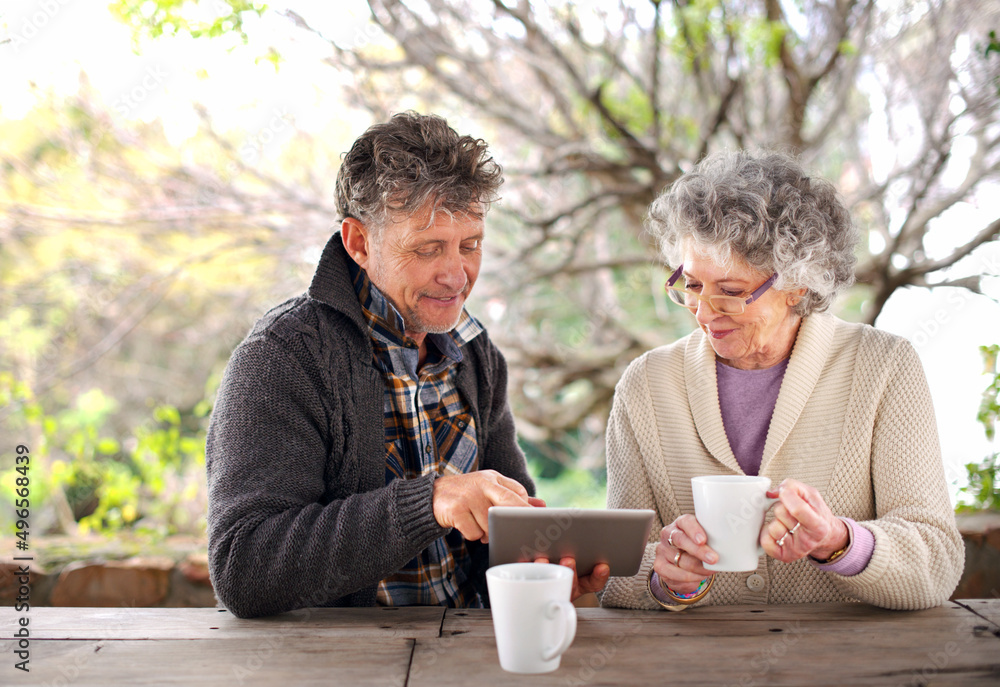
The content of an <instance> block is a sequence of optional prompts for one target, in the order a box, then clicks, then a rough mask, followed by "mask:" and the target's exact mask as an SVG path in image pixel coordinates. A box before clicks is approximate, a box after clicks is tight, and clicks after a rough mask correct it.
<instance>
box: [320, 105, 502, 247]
mask: <svg viewBox="0 0 1000 687" xmlns="http://www.w3.org/2000/svg"><path fill="white" fill-rule="evenodd" d="M502 183H503V170H502V169H501V168H500V165H498V164H497V163H496V162H494V161H493V158H492V157H491V156H490V155H489V154H488V151H487V144H486V141H484V140H482V139H480V138H473V137H471V136H459V135H458V133H457V132H456V131H455V130H454V129H452V128H451V127H450V126H448V122H447V121H445V120H444V119H443V118H441V117H439V116H437V115H421V114H417V113H416V112H400V113H398V114H396V115H393V116H392V118H391V119H390V120H389V121H388V122H382V123H380V124H375V125H373V126H371V127H369V128H368V130H367V131H365V133H364V134H362V135H361V136H360V137H359V138H358V140H356V141H355V142H354V145H352V146H351V149H350V150H349V151H348V152H347V153H345V154H344V160H343V162H342V163H341V165H340V170H339V171H338V172H337V212H338V213H340V216H341V218H346V217H353V218H354V219H357V220H360V221H362V222H364V223H365V224H366V225H369V226H370V227H371V228H372V229H374V230H376V231H378V230H379V229H381V228H382V227H384V226H385V225H386V224H387V223H388V221H389V220H390V219H391V218H392V216H393V215H394V214H395V213H405V214H411V213H413V212H415V211H417V210H420V209H422V208H423V207H424V206H425V205H426V204H427V203H428V202H431V203H433V205H432V212H436V211H438V210H444V211H446V212H471V213H473V214H480V213H483V214H484V213H485V212H486V210H487V209H488V208H489V205H490V203H492V202H494V201H496V200H497V199H498V198H499V194H498V191H499V189H500V185H501V184H502ZM432 220H433V215H432Z"/></svg>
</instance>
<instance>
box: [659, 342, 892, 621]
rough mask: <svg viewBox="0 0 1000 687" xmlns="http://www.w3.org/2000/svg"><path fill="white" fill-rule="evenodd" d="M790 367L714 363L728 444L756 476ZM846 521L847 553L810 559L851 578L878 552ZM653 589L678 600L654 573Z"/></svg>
mask: <svg viewBox="0 0 1000 687" xmlns="http://www.w3.org/2000/svg"><path fill="white" fill-rule="evenodd" d="M786 369H788V360H787V359H786V360H784V361H782V362H780V363H778V364H777V365H775V366H773V367H768V368H765V369H763V370H740V369H737V368H735V367H729V366H728V365H723V364H722V363H720V362H716V363H715V372H716V378H717V379H718V390H719V408H720V410H721V411H722V424H723V426H724V427H725V429H726V437H727V438H728V439H729V446H730V447H731V448H732V449H733V455H734V456H736V461H737V462H738V463H739V464H740V467H741V468H742V469H743V472H744V473H746V474H748V475H756V474H757V473H758V472H759V471H760V461H761V458H763V456H764V443H765V442H766V441H767V430H768V427H769V426H770V424H771V415H772V414H773V413H774V405H775V403H777V401H778V392H779V391H780V390H781V382H782V380H783V379H784V378H785V370H786ZM841 520H843V521H844V522H845V523H847V529H848V545H847V553H845V554H844V555H843V556H841V557H840V558H839V559H837V561H835V562H834V563H827V564H825V565H824V564H820V563H818V562H816V561H815V560H813V559H812V558H810V559H809V562H810V563H811V564H812V565H814V566H816V567H817V568H819V569H820V570H827V571H829V572H832V573H836V574H838V575H843V576H845V577H850V576H851V575H857V574H858V573H860V572H861V571H862V570H864V569H865V568H866V567H867V566H868V561H870V560H871V557H872V554H873V553H874V552H875V535H873V534H872V533H871V531H870V530H867V529H865V528H864V527H861V526H860V525H858V524H857V523H856V522H854V521H853V520H851V519H850V518H841ZM650 589H651V590H652V592H653V596H655V597H656V598H657V599H659V600H660V601H662V602H663V603H665V604H668V605H670V604H673V603H675V602H674V601H673V600H672V599H671V598H670V597H669V596H667V595H666V593H664V591H663V588H662V586H661V585H660V579H659V576H657V574H656V573H655V572H654V573H653V576H652V581H651V584H650Z"/></svg>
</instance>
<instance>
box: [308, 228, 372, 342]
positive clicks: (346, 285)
mask: <svg viewBox="0 0 1000 687" xmlns="http://www.w3.org/2000/svg"><path fill="white" fill-rule="evenodd" d="M353 262H354V261H353V260H352V259H351V257H350V256H349V255H348V254H347V251H346V250H345V249H344V242H343V240H342V239H341V238H340V232H339V231H338V232H336V233H335V234H334V235H333V236H331V237H330V240H329V241H327V242H326V247H325V248H323V254H322V256H320V259H319V265H317V267H316V273H315V274H314V275H313V279H312V283H311V284H310V285H309V291H308V294H309V297H310V298H312V299H314V300H317V301H319V302H320V303H325V304H326V305H328V306H330V307H331V308H333V309H334V310H337V311H338V312H341V313H343V314H344V315H345V316H347V317H348V318H349V319H350V320H351V321H352V322H353V323H354V324H355V325H357V327H358V329H359V330H361V331H362V332H367V330H368V325H367V324H366V322H365V317H364V313H363V312H362V310H361V302H360V301H359V300H358V296H357V294H356V293H355V291H354V285H353V284H352V283H351V273H350V269H349V267H348V266H349V265H350V264H351V263H353ZM366 338H367V337H366Z"/></svg>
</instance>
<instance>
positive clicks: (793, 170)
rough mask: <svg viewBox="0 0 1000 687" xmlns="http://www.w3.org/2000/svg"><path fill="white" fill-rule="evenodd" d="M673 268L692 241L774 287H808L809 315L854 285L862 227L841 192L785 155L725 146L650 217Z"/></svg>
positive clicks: (667, 193) (805, 304)
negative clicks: (741, 264) (768, 280)
mask: <svg viewBox="0 0 1000 687" xmlns="http://www.w3.org/2000/svg"><path fill="white" fill-rule="evenodd" d="M646 226H647V229H648V231H649V232H650V233H651V234H652V235H654V236H655V237H656V239H657V241H658V242H659V245H660V251H661V254H662V256H663V258H664V260H665V261H666V263H667V264H668V265H674V266H677V265H679V264H680V263H681V261H682V259H683V254H684V250H685V248H686V246H687V245H689V244H690V245H692V247H693V248H694V249H695V250H697V251H699V252H701V253H704V254H706V255H710V256H712V257H713V258H714V259H716V260H718V261H719V262H720V263H721V264H722V265H723V266H726V267H729V266H732V265H733V263H734V261H736V260H740V261H743V262H745V263H746V264H747V265H749V266H750V267H751V268H753V269H755V270H757V271H759V272H760V273H761V274H762V275H766V276H770V275H771V274H773V273H775V272H777V273H778V279H777V280H776V281H775V284H774V287H775V288H776V289H779V290H786V291H793V290H796V289H800V288H805V289H806V294H805V296H804V297H803V298H802V300H801V301H800V302H799V303H798V305H796V306H795V311H796V312H797V313H798V314H800V315H802V316H803V317H804V316H806V315H808V314H810V313H812V312H822V311H824V310H826V309H827V308H829V307H830V305H831V304H832V303H833V300H834V299H835V298H836V296H837V294H839V293H840V292H841V291H843V290H844V289H846V288H847V287H849V286H850V285H851V284H853V283H854V268H855V264H856V263H857V258H856V257H855V255H854V248H855V246H856V245H857V242H858V231H857V229H856V227H855V226H854V223H853V221H852V220H851V215H850V213H849V212H848V210H847V208H846V207H845V206H844V204H843V202H842V201H841V199H840V196H839V195H838V193H837V190H836V189H835V188H834V187H833V184H831V183H830V182H828V181H825V180H823V179H820V178H816V177H810V176H809V175H808V174H806V172H805V170H804V169H803V168H802V167H801V165H799V163H798V162H797V161H796V160H795V159H794V158H792V157H790V156H788V155H785V154H783V153H777V152H771V151H760V152H749V151H736V152H732V151H722V152H718V153H713V154H711V155H709V156H708V157H706V158H705V159H704V160H702V161H701V162H700V163H699V164H698V165H697V166H696V167H695V168H694V169H693V170H691V172H689V173H687V174H685V175H684V176H682V177H681V178H680V179H678V180H677V181H675V182H674V184H673V185H672V186H670V187H669V188H667V189H664V190H663V192H661V193H660V195H659V196H658V197H657V198H656V200H654V201H653V203H652V205H650V207H649V216H648V218H647V221H646Z"/></svg>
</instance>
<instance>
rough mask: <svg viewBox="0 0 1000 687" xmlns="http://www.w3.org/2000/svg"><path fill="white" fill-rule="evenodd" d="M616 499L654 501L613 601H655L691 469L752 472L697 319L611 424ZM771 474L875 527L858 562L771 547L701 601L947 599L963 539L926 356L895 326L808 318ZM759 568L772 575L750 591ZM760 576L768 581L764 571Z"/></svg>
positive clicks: (643, 364)
mask: <svg viewBox="0 0 1000 687" xmlns="http://www.w3.org/2000/svg"><path fill="white" fill-rule="evenodd" d="M607 455H608V507H609V508H650V509H653V510H655V511H656V513H657V517H656V519H655V521H654V526H653V530H652V533H651V534H650V543H649V544H647V545H646V551H645V555H644V557H643V562H642V566H641V568H640V570H639V573H638V575H636V576H635V577H612V578H611V579H610V580H609V582H608V584H607V587H606V588H605V591H604V593H603V595H602V599H601V601H602V604H603V605H605V606H619V607H624V608H644V609H658V608H660V606H659V604H657V603H656V601H655V600H654V599H653V598H652V597H651V596H650V594H649V591H648V589H647V578H648V576H649V573H650V570H651V569H652V565H653V557H654V553H655V548H656V543H657V542H658V541H659V539H660V530H661V529H662V528H663V526H664V525H665V524H668V523H671V522H673V521H674V519H675V518H677V517H678V516H680V515H681V514H682V513H693V512H694V503H693V501H692V496H691V481H690V480H691V478H692V477H694V476H696V475H706V474H719V475H724V474H743V471H742V470H741V469H740V467H739V464H738V463H737V462H736V458H735V457H734V455H733V452H732V449H731V448H730V447H729V442H728V440H727V438H726V431H725V428H724V427H723V424H722V414H721V411H720V410H719V394H718V388H717V386H716V377H715V354H714V352H713V350H712V347H711V345H710V344H709V342H708V339H707V338H706V337H705V336H704V334H703V333H702V332H701V331H700V330H697V331H695V332H693V333H692V334H690V335H688V336H686V337H685V338H683V339H681V340H680V341H677V342H675V343H673V344H671V345H668V346H663V347H660V348H656V349H654V350H652V351H649V352H648V353H646V354H644V355H643V356H641V357H639V358H638V359H637V360H635V361H633V362H632V363H631V364H630V365H629V367H628V369H627V370H626V371H625V374H624V375H623V376H622V379H621V381H620V382H619V383H618V386H617V388H616V390H615V400H614V404H613V407H612V410H611V417H610V420H609V423H608V433H607ZM760 474H761V475H763V476H766V477H770V478H771V481H772V485H774V486H777V485H778V484H779V483H780V482H781V481H782V480H783V479H785V478H786V477H794V478H795V479H797V480H800V481H802V482H805V483H806V484H810V485H812V486H814V487H816V488H817V489H818V490H819V491H820V493H821V494H822V495H823V498H824V499H825V500H826V502H827V504H828V505H829V506H830V509H831V510H832V511H833V513H834V514H835V515H841V516H846V517H850V518H853V519H854V520H856V521H857V522H858V524H859V525H861V526H862V527H865V528H867V529H869V530H871V532H872V533H873V534H874V536H875V551H874V553H873V555H872V558H871V561H870V562H869V563H868V566H867V567H866V568H865V569H864V571H862V572H861V573H860V574H858V575H854V576H852V577H844V576H842V575H838V574H836V573H832V572H826V571H822V570H819V569H817V568H816V567H814V566H813V565H811V564H810V563H809V562H808V561H807V560H805V559H802V560H798V561H796V562H794V563H790V564H786V563H782V562H780V561H778V560H776V559H773V558H771V557H769V556H762V557H761V558H760V560H759V562H758V566H757V570H756V573H749V572H742V573H718V574H717V575H716V580H715V585H714V587H713V588H712V590H711V592H709V594H708V596H707V597H706V598H705V599H703V600H702V601H701V602H699V604H763V603H802V602H822V601H851V600H857V601H863V602H866V603H870V604H874V605H876V606H882V607H885V608H896V609H916V608H927V607H930V606H935V605H938V604H940V603H942V602H944V601H945V600H947V599H948V596H949V595H950V594H951V592H952V591H954V589H955V586H956V585H957V584H958V580H959V577H960V576H961V573H962V569H963V566H964V558H965V556H964V548H963V544H962V539H961V536H960V535H959V533H958V529H957V528H956V526H955V517H954V513H953V511H952V507H951V503H950V500H949V497H948V491H947V487H946V484H945V478H944V470H943V465H942V461H941V450H940V445H939V443H938V436H937V425H936V422H935V418H934V409H933V407H932V404H931V397H930V392H929V389H928V387H927V382H926V379H925V377H924V372H923V368H922V367H921V365H920V360H919V358H918V357H917V354H916V352H915V351H914V349H913V347H912V346H910V344H909V343H908V342H907V341H906V340H905V339H902V338H900V337H898V336H894V335H891V334H888V333H886V332H882V331H879V330H877V329H874V328H872V327H869V326H867V325H861V324H851V323H848V322H844V321H843V320H839V319H837V318H835V317H832V316H830V315H827V314H813V315H810V316H808V317H806V318H804V319H803V321H802V324H801V326H800V329H799V333H798V337H797V339H796V342H795V347H794V349H793V351H792V355H791V359H790V360H789V363H788V369H787V371H786V372H785V377H784V380H783V382H782V385H781V391H780V393H779V394H778V400H777V403H776V404H775V407H774V415H773V416H772V418H771V424H770V426H769V428H768V433H767V440H766V442H765V445H764V456H763V460H762V462H761V467H760ZM751 574H756V575H759V576H761V577H762V578H763V585H762V587H761V588H759V589H758V590H756V591H755V590H751V589H750V588H749V586H748V583H747V580H748V578H749V577H750V575H751ZM754 582H756V583H759V582H760V580H758V579H756V578H755V579H754Z"/></svg>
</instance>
